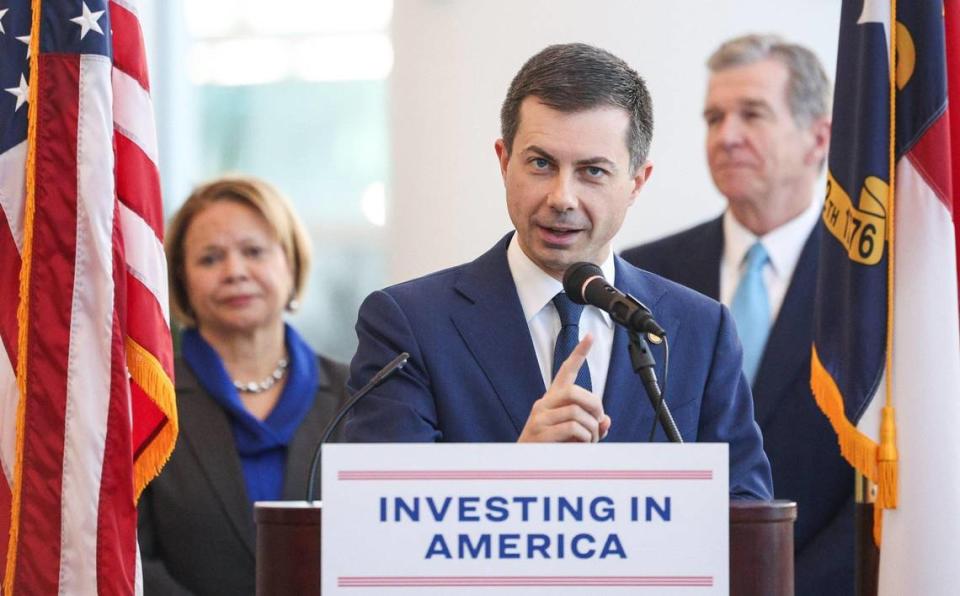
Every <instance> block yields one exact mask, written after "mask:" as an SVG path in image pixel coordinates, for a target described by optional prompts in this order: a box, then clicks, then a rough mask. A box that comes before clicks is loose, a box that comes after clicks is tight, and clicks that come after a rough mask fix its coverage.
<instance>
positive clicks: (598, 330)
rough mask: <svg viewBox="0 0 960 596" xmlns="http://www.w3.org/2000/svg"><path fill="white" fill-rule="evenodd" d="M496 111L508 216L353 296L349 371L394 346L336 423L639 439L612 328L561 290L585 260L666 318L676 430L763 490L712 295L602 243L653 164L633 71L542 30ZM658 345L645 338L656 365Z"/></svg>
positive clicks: (423, 436)
mask: <svg viewBox="0 0 960 596" xmlns="http://www.w3.org/2000/svg"><path fill="white" fill-rule="evenodd" d="M501 126H502V138H501V139H499V140H498V141H497V142H496V144H495V149H496V154H497V157H498V159H499V163H500V171H501V174H502V176H503V181H504V186H505V189H506V200H507V210H508V212H509V214H510V218H511V220H512V222H513V225H514V228H515V231H513V232H511V233H509V234H507V235H506V236H505V237H504V238H503V239H501V240H500V241H498V242H497V243H496V244H495V245H494V246H493V248H491V249H490V250H489V251H488V252H487V253H485V254H484V255H482V256H480V257H479V258H477V259H476V260H474V261H473V262H471V263H467V264H465V265H461V266H458V267H454V268H451V269H447V270H445V271H440V272H438V273H434V274H432V275H428V276H426V277H423V278H420V279H417V280H413V281H410V282H406V283H403V284H399V285H397V286H393V287H390V288H387V289H385V290H382V291H379V292H375V293H373V294H371V295H370V296H369V297H368V298H367V299H366V301H365V302H364V303H363V305H362V306H361V307H360V313H359V317H358V322H357V335H358V337H359V342H360V343H359V347H358V348H357V353H356V355H355V356H354V358H353V362H352V363H351V367H350V381H349V385H350V386H351V387H352V388H353V389H356V388H358V387H360V386H362V385H364V384H365V383H366V382H367V381H368V380H369V379H370V378H371V376H372V375H373V374H374V373H375V372H376V371H377V370H378V369H379V368H380V367H382V366H383V365H384V364H385V363H387V362H388V361H389V360H391V359H392V358H393V357H394V356H395V355H396V354H397V353H399V352H403V351H405V352H409V353H410V360H409V362H408V364H407V366H406V367H404V368H403V369H402V370H401V371H399V372H398V373H397V374H395V375H393V376H392V377H391V378H390V379H389V380H387V381H386V382H384V383H383V385H381V386H380V387H379V388H377V389H376V390H375V391H373V392H372V393H371V394H369V395H368V396H367V397H366V398H365V400H364V401H362V402H360V403H359V404H358V405H357V407H356V409H355V410H354V412H353V415H352V417H351V418H350V420H349V421H348V423H347V426H346V429H345V432H346V436H347V439H348V440H351V441H456V442H466V441H501V442H506V441H521V442H525V441H556V442H560V441H582V442H596V441H599V440H606V441H644V440H647V437H648V434H649V433H650V432H651V429H652V425H653V421H654V415H653V411H652V407H651V405H650V402H649V401H648V400H647V398H646V397H645V394H644V389H643V387H642V385H641V383H640V381H639V380H638V378H637V376H636V375H635V374H634V373H633V370H632V368H631V366H630V359H629V356H628V353H627V343H628V340H627V334H626V333H625V332H624V330H623V329H622V328H620V327H618V326H615V325H614V323H613V322H612V321H611V320H610V317H609V316H607V315H606V314H605V313H603V312H601V311H600V310H598V309H596V308H594V307H592V306H587V307H585V308H582V309H581V308H580V307H578V306H577V305H574V304H573V303H572V302H571V301H570V300H569V298H567V297H566V295H565V294H564V293H563V291H562V288H563V287H562V283H561V279H562V277H563V274H564V272H565V271H566V269H567V267H568V266H570V265H572V264H574V263H577V262H582V261H589V262H592V263H596V264H597V265H599V266H600V267H601V268H602V269H603V271H604V274H605V276H606V277H607V279H608V280H611V281H613V282H614V283H615V284H616V285H617V286H618V287H620V288H622V289H623V290H624V291H626V292H629V293H631V294H634V295H635V296H637V297H638V298H639V299H640V300H642V301H643V302H644V303H646V304H647V305H648V306H649V307H650V308H651V310H652V311H653V313H654V315H655V316H656V317H657V319H658V320H659V322H660V324H661V325H662V326H663V327H664V328H665V329H666V331H667V335H668V337H669V338H670V344H671V346H672V349H673V352H672V354H671V358H670V378H669V386H668V387H667V389H666V395H665V399H666V401H667V403H668V404H669V406H670V408H671V409H672V411H673V415H674V417H675V418H676V422H677V426H678V428H679V430H680V433H681V435H682V437H683V438H684V439H685V440H687V441H709V442H726V443H729V446H730V493H731V496H732V497H734V498H755V499H769V498H770V495H771V493H772V489H771V485H770V469H769V463H768V461H767V458H766V455H764V453H763V449H762V440H761V437H760V433H759V430H758V428H757V425H756V424H755V423H754V421H753V409H752V400H751V399H750V391H749V387H748V385H747V383H746V380H745V379H744V377H743V374H742V372H741V364H740V362H741V360H740V358H741V356H740V346H739V343H738V341H737V337H736V334H735V332H734V328H733V322H732V320H731V318H730V314H729V312H728V311H727V310H726V309H725V308H724V307H722V306H721V305H720V304H718V303H717V302H715V301H713V300H710V299H707V298H705V297H703V296H701V295H700V294H697V293H696V292H693V291H691V290H688V289H686V288H683V287H682V286H680V285H678V284H674V283H672V282H669V281H666V280H664V279H662V278H659V277H657V276H655V275H651V274H649V273H646V272H644V271H640V270H639V269H636V268H634V267H632V266H630V265H628V264H627V263H625V262H624V261H622V260H621V259H619V258H618V257H615V256H614V255H613V253H612V251H611V248H610V242H611V239H612V238H613V236H614V234H616V232H617V231H618V230H619V229H620V226H621V224H622V222H623V218H624V215H625V213H626V210H627V208H628V207H630V205H631V204H632V203H633V202H634V200H635V198H636V197H637V194H638V193H639V192H640V189H641V188H642V187H643V185H644V183H645V182H646V180H647V178H648V177H649V176H650V171H651V168H652V166H651V165H650V164H649V163H648V162H647V161H646V156H647V152H648V149H649V146H650V138H651V135H652V130H653V115H652V108H651V102H650V97H649V94H648V93H647V90H646V87H645V85H644V83H643V81H642V79H640V77H639V76H638V75H637V73H636V72H634V71H633V70H632V69H631V68H630V67H629V66H627V64H626V63H624V62H623V61H622V60H620V59H619V58H617V57H616V56H613V55H612V54H610V53H608V52H606V51H604V50H600V49H598V48H594V47H591V46H588V45H584V44H568V45H559V46H550V47H548V48H546V49H545V50H543V51H541V52H540V53H538V54H537V55H535V56H534V57H532V58H531V59H530V60H529V61H528V62H527V63H526V64H525V65H524V66H523V68H522V69H521V70H520V72H519V73H518V74H517V75H516V77H515V78H514V80H513V82H512V83H511V85H510V89H509V91H508V93H507V97H506V100H505V101H504V104H503V108H502V111H501ZM581 310H582V312H581ZM578 340H579V343H578ZM662 348H663V346H662V345H661V346H658V349H656V350H654V352H655V353H656V355H657V356H658V357H659V358H660V364H659V365H658V369H657V373H658V376H659V377H660V378H661V379H663V378H664V377H665V376H666V374H665V371H664V370H663V365H662V363H663V358H662V356H663V352H662ZM658 438H659V439H660V440H664V437H663V433H662V432H660V433H659V434H658Z"/></svg>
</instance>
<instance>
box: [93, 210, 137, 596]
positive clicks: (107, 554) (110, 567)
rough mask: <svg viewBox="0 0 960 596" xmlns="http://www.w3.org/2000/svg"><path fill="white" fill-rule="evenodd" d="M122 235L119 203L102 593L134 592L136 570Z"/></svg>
mask: <svg viewBox="0 0 960 596" xmlns="http://www.w3.org/2000/svg"><path fill="white" fill-rule="evenodd" d="M122 247H123V244H122V241H121V231H120V213H119V205H118V204H117V203H114V213H113V281H114V284H115V292H114V296H115V299H114V303H113V304H114V307H113V332H112V334H111V337H110V362H111V366H110V402H109V406H108V411H107V428H106V433H107V438H106V442H105V443H104V451H103V471H102V473H101V475H100V503H99V507H98V511H97V518H98V519H97V522H98V523H97V583H98V585H99V590H100V593H101V594H103V593H112V592H114V591H118V592H117V593H125V594H133V590H134V582H135V578H136V568H137V551H136V535H137V531H136V524H137V514H136V509H135V507H134V497H133V479H132V477H131V473H130V471H131V466H132V464H133V460H132V457H131V454H132V452H133V448H132V446H131V438H130V434H131V429H130V394H129V383H128V381H127V367H126V347H125V343H124V336H123V330H122V327H121V322H122V321H123V317H122V315H121V314H120V311H119V310H118V305H122V304H123V299H124V280H125V279H126V278H127V271H126V264H125V261H124V258H123V248H122Z"/></svg>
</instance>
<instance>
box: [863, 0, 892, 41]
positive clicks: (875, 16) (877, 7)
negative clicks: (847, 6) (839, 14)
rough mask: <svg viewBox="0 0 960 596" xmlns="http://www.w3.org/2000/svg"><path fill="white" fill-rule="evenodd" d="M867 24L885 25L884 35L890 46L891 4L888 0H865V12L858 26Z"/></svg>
mask: <svg viewBox="0 0 960 596" xmlns="http://www.w3.org/2000/svg"><path fill="white" fill-rule="evenodd" d="M866 23H880V24H881V25H883V34H884V35H885V36H886V40H887V45H888V46H889V45H890V2H889V1H888V0H864V1H863V12H861V13H860V18H859V19H857V24H858V25H864V24H866Z"/></svg>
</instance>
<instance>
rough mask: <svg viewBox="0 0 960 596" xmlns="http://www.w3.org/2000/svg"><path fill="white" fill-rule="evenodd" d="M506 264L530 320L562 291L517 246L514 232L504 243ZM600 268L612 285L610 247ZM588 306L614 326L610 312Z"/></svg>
mask: <svg viewBox="0 0 960 596" xmlns="http://www.w3.org/2000/svg"><path fill="white" fill-rule="evenodd" d="M507 264H508V265H509V267H510V274H511V275H512V276H513V284H514V285H515V286H516V287H517V296H519V298H520V306H522V307H523V316H524V318H526V320H527V323H529V322H530V320H531V319H533V317H535V316H537V314H539V313H540V311H541V310H543V309H544V307H546V306H547V304H550V302H551V301H552V300H553V297H554V296H556V295H557V293H558V292H562V291H563V284H562V283H561V282H560V281H559V280H557V279H556V278H554V277H553V276H551V275H550V274H548V273H547V272H546V271H544V270H543V269H541V268H540V266H539V265H537V264H536V263H534V262H533V261H531V260H530V257H528V256H527V254H526V253H525V252H523V249H522V248H520V243H519V241H518V240H517V235H516V234H514V235H513V238H511V239H510V246H508V247H507ZM600 269H601V270H602V271H603V276H604V277H605V278H606V279H607V281H608V282H609V283H610V284H611V285H613V284H614V282H615V281H616V280H615V275H616V267H615V266H614V264H613V251H610V253H609V254H608V255H607V258H606V259H605V260H604V261H603V263H602V264H601V265H600ZM589 308H591V309H594V310H596V311H597V313H599V314H600V315H601V317H602V318H603V321H604V323H606V324H607V326H608V327H612V326H613V321H611V320H610V315H608V314H607V313H605V312H603V311H602V310H600V309H598V308H595V307H592V306H591V307H589Z"/></svg>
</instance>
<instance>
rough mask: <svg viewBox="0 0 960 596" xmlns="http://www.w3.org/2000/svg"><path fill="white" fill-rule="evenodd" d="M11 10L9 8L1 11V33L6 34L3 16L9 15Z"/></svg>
mask: <svg viewBox="0 0 960 596" xmlns="http://www.w3.org/2000/svg"><path fill="white" fill-rule="evenodd" d="M9 10H10V9H9V8H3V9H0V33H6V31H4V30H3V15H5V14H7V11H9Z"/></svg>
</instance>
